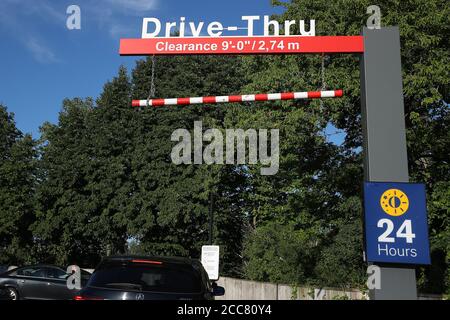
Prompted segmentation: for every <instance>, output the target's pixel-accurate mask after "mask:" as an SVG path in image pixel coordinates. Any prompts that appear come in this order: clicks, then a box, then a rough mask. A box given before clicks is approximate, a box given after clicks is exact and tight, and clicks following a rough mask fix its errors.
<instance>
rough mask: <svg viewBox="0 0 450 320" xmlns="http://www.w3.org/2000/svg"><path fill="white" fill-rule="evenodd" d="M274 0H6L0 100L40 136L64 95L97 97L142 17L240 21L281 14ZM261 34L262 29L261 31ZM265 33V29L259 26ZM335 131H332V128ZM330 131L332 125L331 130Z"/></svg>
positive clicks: (0, 25)
mask: <svg viewBox="0 0 450 320" xmlns="http://www.w3.org/2000/svg"><path fill="white" fill-rule="evenodd" d="M270 3H271V1H270V0H226V1H225V0H70V1H66V0H1V1H0V37H1V40H2V42H1V43H2V44H1V50H0V70H1V75H2V76H1V77H0V103H2V104H4V105H6V106H7V107H8V111H10V112H13V113H14V114H15V120H16V123H17V126H18V128H19V129H20V130H22V131H23V132H24V133H31V134H32V135H33V137H35V138H38V137H39V126H40V125H42V123H44V121H50V122H52V123H56V122H57V119H58V113H59V111H60V110H61V104H62V100H63V99H64V98H73V97H97V96H98V95H99V94H100V92H101V91H102V88H103V85H104V84H105V82H106V81H107V80H109V79H111V78H112V77H113V76H115V75H116V73H117V70H118V68H119V66H120V65H121V64H123V65H125V66H126V67H127V68H128V70H129V71H130V70H131V69H132V68H133V67H134V64H135V60H136V59H139V57H120V56H119V54H118V50H119V39H120V38H139V37H140V36H141V28H142V18H143V17H157V18H159V19H160V20H161V22H168V21H179V18H180V17H181V16H184V17H186V20H187V21H195V22H198V21H204V22H205V23H208V22H211V21H215V20H216V21H220V22H222V23H223V24H224V25H238V26H242V22H241V16H242V15H264V14H269V15H270V14H274V13H281V12H282V10H283V9H282V8H280V7H277V8H274V7H272V6H271V4H270ZM72 4H76V5H78V6H79V7H80V9H81V30H69V29H67V27H66V20H67V18H68V16H69V14H67V13H66V10H67V7H68V6H69V5H72ZM258 31H259V32H258ZM256 33H260V30H256ZM330 130H331V131H332V130H333V128H330ZM327 131H329V130H327Z"/></svg>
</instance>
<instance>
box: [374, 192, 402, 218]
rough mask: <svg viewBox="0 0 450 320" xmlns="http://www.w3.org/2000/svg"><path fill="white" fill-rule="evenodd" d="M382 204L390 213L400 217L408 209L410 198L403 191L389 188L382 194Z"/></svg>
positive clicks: (384, 209)
mask: <svg viewBox="0 0 450 320" xmlns="http://www.w3.org/2000/svg"><path fill="white" fill-rule="evenodd" d="M380 205H381V208H383V211H384V212H386V213H387V214H388V215H390V216H393V217H398V216H401V215H402V214H405V213H406V211H408V208H409V199H408V196H407V195H406V194H405V193H404V192H403V191H401V190H399V189H389V190H386V191H385V192H384V193H383V194H382V195H381V198H380Z"/></svg>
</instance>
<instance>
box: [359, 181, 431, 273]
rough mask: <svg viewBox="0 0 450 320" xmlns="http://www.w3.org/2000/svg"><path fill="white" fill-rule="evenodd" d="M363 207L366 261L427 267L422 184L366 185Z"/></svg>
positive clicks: (425, 223) (377, 183)
mask: <svg viewBox="0 0 450 320" xmlns="http://www.w3.org/2000/svg"><path fill="white" fill-rule="evenodd" d="M364 204H365V230H366V232H365V237H366V241H365V242H366V254H367V261H369V262H384V263H397V264H417V265H420V264H422V265H427V264H430V251H429V250H430V249H429V242H428V227H427V212H426V205H425V186H424V185H423V184H418V183H395V182H389V183H384V182H366V183H365V184H364Z"/></svg>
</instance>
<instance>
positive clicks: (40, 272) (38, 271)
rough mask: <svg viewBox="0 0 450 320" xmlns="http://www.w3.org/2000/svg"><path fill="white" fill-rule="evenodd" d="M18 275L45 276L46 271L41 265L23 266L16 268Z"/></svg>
mask: <svg viewBox="0 0 450 320" xmlns="http://www.w3.org/2000/svg"><path fill="white" fill-rule="evenodd" d="M16 274H17V275H18V276H25V277H36V278H45V276H46V271H45V268H42V267H25V268H21V269H18V270H16Z"/></svg>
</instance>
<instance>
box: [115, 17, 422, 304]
mask: <svg viewBox="0 0 450 320" xmlns="http://www.w3.org/2000/svg"><path fill="white" fill-rule="evenodd" d="M241 20H242V23H244V24H245V25H246V29H247V36H228V35H227V36H224V35H225V34H224V33H225V31H237V30H238V29H242V28H239V27H238V26H224V25H223V24H222V23H220V22H218V21H214V22H211V23H210V24H209V25H208V26H207V27H206V31H207V33H208V35H209V36H207V37H204V36H201V34H202V30H204V27H205V23H204V22H202V21H200V22H198V23H195V22H189V21H186V18H185V17H180V19H179V22H167V23H165V27H163V25H162V23H161V22H160V21H159V19H157V18H153V17H152V18H144V19H143V28H142V37H141V38H138V39H121V41H120V54H121V55H123V56H127V55H154V56H155V55H190V54H202V55H211V54H258V55H261V54H303V53H308V54H311V53H319V54H322V55H324V54H332V53H346V54H354V55H359V57H360V79H361V81H360V89H361V90H360V93H361V124H362V129H363V130H362V134H363V153H364V180H365V181H367V182H368V184H367V189H366V198H365V200H366V201H367V203H366V204H365V205H366V220H365V225H366V228H367V229H368V230H367V232H366V244H367V247H366V250H367V252H366V253H367V258H368V261H369V262H374V263H377V264H378V265H379V267H380V275H381V277H380V279H381V280H380V281H381V284H380V287H379V288H375V289H370V291H369V296H370V298H371V299H377V300H378V299H383V300H384V299H417V286H416V275H415V269H414V267H413V266H411V265H410V266H407V265H403V266H398V265H394V264H389V263H396V264H398V263H401V264H427V263H429V249H428V234H427V231H426V229H427V228H426V225H427V224H426V214H425V209H424V207H425V199H424V191H423V188H422V187H415V186H410V185H408V184H401V186H400V185H399V184H392V185H388V184H384V185H381V184H380V185H377V184H376V183H379V182H384V181H396V182H398V183H407V182H409V173H408V157H407V148H406V130H405V115H404V103H403V84H402V71H401V55H400V32H399V29H398V27H383V28H380V29H372V28H365V27H364V28H363V30H362V34H361V35H351V36H348V35H347V36H335V35H333V36H316V32H315V21H314V20H310V23H309V26H310V30H309V31H307V30H306V27H305V21H302V20H300V21H298V22H297V21H294V20H287V21H285V22H284V27H283V26H281V25H280V23H279V22H278V21H272V20H270V17H268V16H264V17H262V18H261V17H260V16H242V19H241ZM258 22H259V23H263V26H264V33H263V35H255V34H254V32H253V30H254V28H253V27H254V25H255V24H256V23H258ZM281 23H282V22H281ZM295 25H297V26H298V28H295V30H299V32H298V33H297V34H296V35H292V34H291V33H290V31H292V29H293V28H291V27H293V26H295ZM176 27H178V29H179V34H178V35H176V33H175V34H174V33H173V31H175V30H174V28H176ZM188 28H189V29H188ZM189 30H190V32H188V31H189ZM271 30H272V31H273V32H272V31H271ZM282 30H284V35H282V34H281V33H282V32H281V31H282ZM188 33H190V34H192V36H191V37H188V36H186V35H187V34H188ZM161 35H164V36H163V37H161ZM295 76H296V75H295V74H294V75H293V77H295ZM344 89H345V88H344ZM344 91H345V90H344ZM289 94H290V96H291V97H293V98H295V93H289ZM303 94H305V93H302V95H303ZM327 94H328V93H327ZM327 94H325V95H327ZM334 94H335V96H338V95H336V91H334ZM307 95H308V94H307ZM318 95H320V97H322V93H319V92H315V93H313V94H312V96H318ZM308 96H309V95H308ZM244 97H245V98H244ZM270 97H276V100H283V99H281V98H282V97H283V95H282V93H277V94H271V93H268V94H263V95H261V94H258V95H251V96H242V95H239V96H219V97H189V98H177V99H150V97H148V98H147V100H146V101H142V100H135V101H133V106H135V107H143V106H144V105H145V106H146V107H149V106H152V107H156V106H163V105H186V104H191V103H204V104H208V103H211V102H213V101H214V103H218V102H236V101H239V102H240V101H267V100H273V99H271V98H270ZM213 98H214V99H213ZM269 98H270V99H269ZM372 182H374V183H375V184H373V183H372ZM377 186H382V187H380V189H378V187H377ZM415 188H417V189H415ZM420 188H422V190H420ZM400 195H403V196H402V197H400ZM384 197H386V198H384ZM405 197H407V198H408V199H409V202H408V208H407V207H406V204H405V203H400V202H399V201H400V200H399V199H401V200H402V201H403V199H404V198H405ZM386 205H388V207H386ZM383 208H384V209H383ZM397 210H398V211H397ZM402 210H403V212H402ZM380 232H381V234H380ZM392 233H394V235H392ZM394 251H395V252H394ZM384 252H387V254H386V255H383V253H384ZM406 252H408V255H407V256H406ZM394 253H395V256H394ZM218 256H219V249H218V247H214V246H205V247H203V250H202V263H203V265H204V266H205V269H206V270H207V271H208V273H209V274H210V278H211V279H215V278H218V269H219V268H218V265H219V264H218V262H219V259H218Z"/></svg>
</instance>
